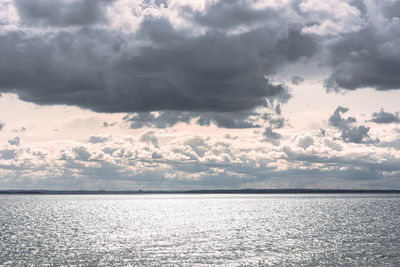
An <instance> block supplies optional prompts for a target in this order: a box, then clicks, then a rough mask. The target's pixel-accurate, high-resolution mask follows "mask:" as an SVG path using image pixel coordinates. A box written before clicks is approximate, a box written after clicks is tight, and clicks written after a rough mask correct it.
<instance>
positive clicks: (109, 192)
mask: <svg viewBox="0 0 400 267" xmlns="http://www.w3.org/2000/svg"><path fill="white" fill-rule="evenodd" d="M349 193H350V194H351V193H353V194H357V193H358V194H360V193H365V194H367V193H369V194H371V193H372V194H390V193H392V194H393V193H396V194H397V193H400V189H304V188H294V189H187V190H141V189H137V190H85V189H71V190H70V189H68V190H62V189H61V190H51V189H9V190H0V194H15V195H21V194H27V195H29V194H35V195H96V194H98V195H124V194H132V195H138V194H349Z"/></svg>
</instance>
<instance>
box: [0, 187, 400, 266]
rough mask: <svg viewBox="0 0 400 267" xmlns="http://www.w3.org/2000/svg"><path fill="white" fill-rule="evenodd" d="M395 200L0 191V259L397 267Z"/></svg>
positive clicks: (399, 212) (399, 206)
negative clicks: (20, 193)
mask: <svg viewBox="0 0 400 267" xmlns="http://www.w3.org/2000/svg"><path fill="white" fill-rule="evenodd" d="M399 225H400V196H399V195H387V194H380V195H371V194H354V195H350V194H342V195H312V194H311V195H307V194H304V195H300V194H299V195H297V194H296V195H285V194H282V195H0V265H3V266H23V265H33V266H35V265H79V266H89V265H90V266H93V265H98V266H111V265H124V266H129V265H134V266H137V265H147V266H148V265H154V266H159V265H163V264H164V265H187V266H193V265H207V264H210V265H226V266H241V265H307V266H310V265H333V264H334V265H353V266H354V265H364V266H365V265H393V266H396V265H397V266H399V265H400V250H399V247H400V227H399Z"/></svg>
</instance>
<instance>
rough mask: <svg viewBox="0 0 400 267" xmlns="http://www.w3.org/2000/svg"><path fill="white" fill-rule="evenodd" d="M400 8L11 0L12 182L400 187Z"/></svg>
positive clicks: (3, 4)
mask: <svg viewBox="0 0 400 267" xmlns="http://www.w3.org/2000/svg"><path fill="white" fill-rule="evenodd" d="M399 17H400V1H395V0H381V1H369V0H365V1H363V0H326V1H321V0H304V1H298V0H286V1H273V0H271V1H267V0H265V1H257V0H223V1H218V0H214V1H208V0H197V1H193V0H177V1H175V0H171V1H168V0H143V1H140V0H35V1H32V0H0V59H1V60H0V94H1V96H0V189H101V190H119V189H123V190H126V189H131V190H138V189H142V190H146V189H147V190H148V189H155V190H159V189H161V190H163V189H164V190H168V189H219V188H339V189H400V114H399V112H400V104H399V101H400V18H399Z"/></svg>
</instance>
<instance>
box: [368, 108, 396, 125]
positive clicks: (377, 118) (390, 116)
mask: <svg viewBox="0 0 400 267" xmlns="http://www.w3.org/2000/svg"><path fill="white" fill-rule="evenodd" d="M371 121H372V122H375V123H400V114H399V113H398V112H395V113H391V112H385V111H384V110H383V109H381V111H379V112H374V113H372V119H371Z"/></svg>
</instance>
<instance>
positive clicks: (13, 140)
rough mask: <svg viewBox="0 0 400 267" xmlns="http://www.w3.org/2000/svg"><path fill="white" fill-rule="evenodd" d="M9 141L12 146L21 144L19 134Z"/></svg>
mask: <svg viewBox="0 0 400 267" xmlns="http://www.w3.org/2000/svg"><path fill="white" fill-rule="evenodd" d="M8 143H9V144H10V145H12V146H19V145H20V144H21V139H20V138H19V136H14V137H13V138H11V139H9V140H8Z"/></svg>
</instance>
